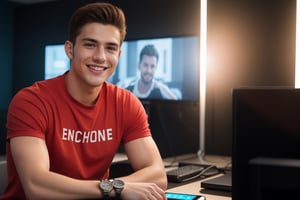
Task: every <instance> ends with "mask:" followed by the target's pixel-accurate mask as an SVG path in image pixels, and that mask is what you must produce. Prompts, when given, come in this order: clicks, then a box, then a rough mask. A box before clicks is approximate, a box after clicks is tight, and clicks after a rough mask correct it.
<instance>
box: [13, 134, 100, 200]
mask: <svg viewBox="0 0 300 200" xmlns="http://www.w3.org/2000/svg"><path fill="white" fill-rule="evenodd" d="M10 147H11V153H12V156H13V160H14V163H15V165H16V168H17V172H18V175H19V178H20V181H21V184H22V186H23V189H24V192H25V195H26V197H27V199H84V198H85V199H87V198H100V197H102V194H101V191H100V189H99V187H98V184H99V180H89V181H87V180H77V179H73V178H69V177H67V176H63V175H60V174H58V173H54V172H51V171H50V170H49V169H50V166H49V156H48V150H47V147H46V144H45V142H44V140H42V139H39V138H36V137H27V136H21V137H15V138H11V139H10Z"/></svg>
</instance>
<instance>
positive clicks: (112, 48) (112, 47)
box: [107, 46, 118, 51]
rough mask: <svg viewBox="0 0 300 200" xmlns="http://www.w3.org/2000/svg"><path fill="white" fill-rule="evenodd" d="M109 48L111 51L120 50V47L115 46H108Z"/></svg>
mask: <svg viewBox="0 0 300 200" xmlns="http://www.w3.org/2000/svg"><path fill="white" fill-rule="evenodd" d="M107 49H108V50H109V51H118V47H115V46H108V47H107Z"/></svg>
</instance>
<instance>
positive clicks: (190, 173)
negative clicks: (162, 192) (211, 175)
mask: <svg viewBox="0 0 300 200" xmlns="http://www.w3.org/2000/svg"><path fill="white" fill-rule="evenodd" d="M204 169H205V167H203V166H199V165H183V166H179V167H178V168H176V169H172V170H170V171H167V177H168V181H170V182H177V183H180V182H184V181H188V180H192V179H194V178H198V177H200V176H201V174H202V173H201V172H203V170H204Z"/></svg>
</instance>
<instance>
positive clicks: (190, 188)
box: [167, 174, 231, 200]
mask: <svg viewBox="0 0 300 200" xmlns="http://www.w3.org/2000/svg"><path fill="white" fill-rule="evenodd" d="M221 175H222V174H219V175H216V176H212V177H209V178H214V177H217V176H221ZM209 178H207V179H209ZM207 179H202V180H201V181H204V180H207ZM201 181H199V180H198V181H193V182H191V183H187V184H184V185H181V186H178V187H173V188H171V189H168V190H167V192H174V193H188V194H196V195H199V194H200V195H203V196H205V197H206V200H231V193H230V192H226V191H217V190H204V189H201V188H200V184H201ZM200 190H201V191H200Z"/></svg>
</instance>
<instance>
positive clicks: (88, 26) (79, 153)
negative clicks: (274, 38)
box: [1, 3, 167, 200]
mask: <svg viewBox="0 0 300 200" xmlns="http://www.w3.org/2000/svg"><path fill="white" fill-rule="evenodd" d="M125 35H126V24H125V17H124V14H123V12H122V11H121V10H120V9H119V8H117V7H115V6H113V5H111V4H109V3H92V4H88V5H86V6H83V7H81V8H79V9H78V10H77V11H75V13H74V14H73V15H72V17H71V20H70V25H69V38H68V40H67V41H66V42H65V52H66V54H67V56H68V57H69V58H70V70H69V71H68V72H66V73H65V74H63V75H61V76H58V77H56V78H53V79H49V80H45V81H40V82H37V83H35V84H33V85H32V86H30V87H28V88H24V89H22V90H21V91H20V92H18V93H17V94H16V95H15V97H14V98H13V100H12V102H11V104H10V107H9V111H8V117H7V130H8V132H7V161H8V176H9V177H8V186H7V188H6V191H5V194H4V195H3V197H2V198H1V199H89V198H91V199H92V198H109V197H116V198H122V199H124V200H134V199H166V197H165V194H164V190H165V189H166V188H167V178H166V174H165V169H164V165H163V162H162V159H161V156H160V154H159V151H158V149H157V146H156V144H155V143H154V141H153V139H152V137H151V133H150V130H149V127H148V123H147V116H146V113H145V111H144V109H143V107H142V105H141V103H140V102H139V100H138V99H137V98H136V97H134V95H132V94H131V93H130V92H129V91H127V90H125V89H120V88H118V87H116V86H114V85H112V84H109V83H107V82H106V80H107V79H108V77H109V76H110V75H112V73H113V72H114V70H115V68H116V65H117V62H118V59H119V56H120V53H121V52H120V46H121V44H122V42H123V40H124V38H125ZM121 143H122V144H123V145H124V149H125V152H126V154H127V157H128V159H129V162H130V163H131V165H132V168H133V169H134V173H132V174H130V175H128V176H124V177H119V178H118V179H117V180H115V181H108V180H106V179H107V178H108V177H109V166H110V164H111V161H112V160H113V157H114V155H115V153H116V152H117V150H118V147H119V145H120V144H121Z"/></svg>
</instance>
